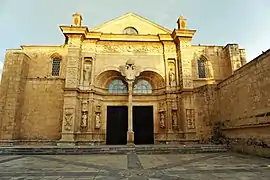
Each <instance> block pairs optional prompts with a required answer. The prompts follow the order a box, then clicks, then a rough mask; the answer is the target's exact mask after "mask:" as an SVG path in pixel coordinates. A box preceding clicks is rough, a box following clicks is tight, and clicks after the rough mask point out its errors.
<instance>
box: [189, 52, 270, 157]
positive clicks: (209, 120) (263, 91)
mask: <svg viewBox="0 0 270 180" xmlns="http://www.w3.org/2000/svg"><path fill="white" fill-rule="evenodd" d="M269 64H270V50H268V51H267V52H265V53H264V54H262V55H260V56H259V57H257V58H256V59H254V60H253V61H251V62H249V63H248V64H246V65H244V66H243V67H241V68H240V69H238V70H236V71H235V72H234V74H233V75H232V76H230V77H229V78H227V79H225V80H224V81H222V82H221V83H219V84H218V85H206V86H203V87H199V88H197V89H196V90H195V93H194V97H195V102H196V105H195V107H196V114H197V118H196V127H197V135H198V136H199V138H200V139H201V140H203V141H207V140H208V141H209V140H210V139H211V138H213V139H212V140H217V139H218V138H220V140H222V142H226V143H230V144H231V145H232V147H233V148H236V149H238V150H241V151H249V152H251V153H254V154H260V155H264V156H270V154H269V152H270V151H269V149H268V153H266V152H267V147H268V148H269V147H270V134H269V132H270V83H269V82H270V71H269V70H270V68H269ZM217 125H218V126H217Z"/></svg>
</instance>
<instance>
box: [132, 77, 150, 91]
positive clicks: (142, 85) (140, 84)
mask: <svg viewBox="0 0 270 180" xmlns="http://www.w3.org/2000/svg"><path fill="white" fill-rule="evenodd" d="M133 93H134V94H151V93H152V86H151V84H150V83H149V82H148V81H146V80H143V79H140V80H138V81H137V82H136V83H135V84H134V86H133Z"/></svg>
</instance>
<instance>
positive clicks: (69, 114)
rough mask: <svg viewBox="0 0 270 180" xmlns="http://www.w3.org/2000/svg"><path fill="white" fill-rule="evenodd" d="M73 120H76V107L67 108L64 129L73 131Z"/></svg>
mask: <svg viewBox="0 0 270 180" xmlns="http://www.w3.org/2000/svg"><path fill="white" fill-rule="evenodd" d="M73 121H74V109H73V108H66V109H65V115H64V129H65V130H66V131H71V128H72V124H73Z"/></svg>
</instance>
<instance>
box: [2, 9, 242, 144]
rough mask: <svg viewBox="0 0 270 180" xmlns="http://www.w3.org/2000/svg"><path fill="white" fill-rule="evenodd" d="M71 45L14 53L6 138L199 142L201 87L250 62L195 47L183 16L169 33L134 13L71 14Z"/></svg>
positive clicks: (5, 93)
mask: <svg viewBox="0 0 270 180" xmlns="http://www.w3.org/2000/svg"><path fill="white" fill-rule="evenodd" d="M60 29H61V31H62V33H63V35H64V38H65V43H64V44H63V45H58V46H39V45H22V46H21V48H20V49H10V50H7V52H6V56H5V63H4V69H3V75H2V83H1V91H0V93H1V97H0V120H1V121H0V123H1V124H0V125H1V134H0V139H2V140H21V141H24V140H25V141H30V140H31V141H44V142H45V141H57V142H63V143H64V142H69V143H81V144H84V143H93V144H160V143H177V142H181V141H185V142H186V141H187V142H194V141H198V140H200V138H201V137H200V133H199V132H200V126H198V124H199V123H200V122H199V121H201V119H202V118H199V116H200V113H198V112H200V108H201V107H200V105H198V103H197V102H196V97H195V93H196V91H197V90H198V88H199V87H202V86H204V85H208V84H218V83H219V82H221V81H223V80H225V79H226V78H228V77H229V76H231V75H233V74H234V72H235V71H236V70H237V69H239V68H240V67H242V66H243V65H244V64H245V63H246V57H245V50H244V49H240V48H239V46H238V45H237V44H227V45H224V46H205V45H192V39H193V36H194V35H195V33H196V30H192V29H189V28H188V27H187V21H186V19H185V18H184V17H180V18H179V19H178V20H177V28H175V29H174V30H169V29H167V28H165V27H162V26H160V25H158V24H155V23H153V22H151V21H149V20H147V19H145V18H143V17H141V16H138V15H136V14H134V13H128V14H125V15H123V16H121V17H118V18H116V19H113V20H111V21H108V22H106V23H104V24H102V25H100V26H97V27H93V28H88V27H86V26H83V25H82V16H81V15H80V14H78V13H76V14H74V15H73V22H72V25H70V26H60Z"/></svg>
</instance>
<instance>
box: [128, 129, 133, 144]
mask: <svg viewBox="0 0 270 180" xmlns="http://www.w3.org/2000/svg"><path fill="white" fill-rule="evenodd" d="M127 145H134V131H128V132H127Z"/></svg>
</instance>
